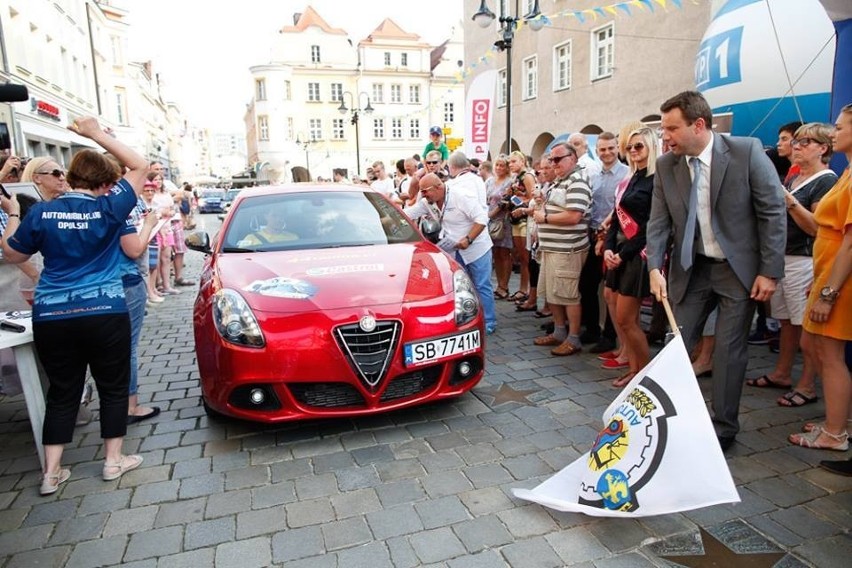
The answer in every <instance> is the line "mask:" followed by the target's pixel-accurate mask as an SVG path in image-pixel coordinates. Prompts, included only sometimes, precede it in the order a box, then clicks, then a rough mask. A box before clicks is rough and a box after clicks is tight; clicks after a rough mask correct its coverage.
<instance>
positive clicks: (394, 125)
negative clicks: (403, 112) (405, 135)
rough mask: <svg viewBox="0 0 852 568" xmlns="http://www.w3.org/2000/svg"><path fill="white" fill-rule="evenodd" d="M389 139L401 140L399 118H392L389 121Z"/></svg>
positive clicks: (400, 121) (400, 122)
mask: <svg viewBox="0 0 852 568" xmlns="http://www.w3.org/2000/svg"><path fill="white" fill-rule="evenodd" d="M391 138H393V139H394V140H401V139H402V119H401V118H392V119H391Z"/></svg>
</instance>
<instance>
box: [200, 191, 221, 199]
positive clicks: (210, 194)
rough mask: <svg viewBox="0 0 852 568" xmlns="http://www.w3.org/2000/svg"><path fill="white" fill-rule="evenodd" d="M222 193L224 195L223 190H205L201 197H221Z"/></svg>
mask: <svg viewBox="0 0 852 568" xmlns="http://www.w3.org/2000/svg"><path fill="white" fill-rule="evenodd" d="M223 195H225V192H224V191H205V192H204V194H202V196H201V197H203V198H204V199H222V196H223Z"/></svg>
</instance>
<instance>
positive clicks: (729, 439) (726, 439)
mask: <svg viewBox="0 0 852 568" xmlns="http://www.w3.org/2000/svg"><path fill="white" fill-rule="evenodd" d="M718 438H719V446H720V447H721V448H722V451H723V452H727V451H728V450H729V449H730V447H731V446H733V445H734V442H735V441H736V439H737V438H736V436H718Z"/></svg>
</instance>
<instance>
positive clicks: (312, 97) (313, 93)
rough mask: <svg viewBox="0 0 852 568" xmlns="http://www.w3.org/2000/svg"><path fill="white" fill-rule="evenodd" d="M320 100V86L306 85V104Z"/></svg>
mask: <svg viewBox="0 0 852 568" xmlns="http://www.w3.org/2000/svg"><path fill="white" fill-rule="evenodd" d="M319 100H320V84H319V83H308V102H312V103H315V102H319Z"/></svg>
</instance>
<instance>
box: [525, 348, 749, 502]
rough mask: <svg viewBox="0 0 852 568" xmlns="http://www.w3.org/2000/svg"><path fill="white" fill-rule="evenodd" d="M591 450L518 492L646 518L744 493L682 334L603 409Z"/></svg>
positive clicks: (534, 498) (731, 499)
mask: <svg viewBox="0 0 852 568" xmlns="http://www.w3.org/2000/svg"><path fill="white" fill-rule="evenodd" d="M603 421H604V427H603V429H602V430H601V431H600V433H599V434H598V436H597V439H596V440H595V442H594V444H593V446H592V449H591V450H590V451H589V452H587V453H586V454H585V455H583V456H582V457H580V458H579V459H578V460H577V461H575V462H574V463H572V464H570V465H569V466H567V467H565V468H564V469H562V471H560V472H559V473H557V474H556V475H554V476H553V477H551V478H550V479H548V480H547V481H545V482H544V483H542V484H541V485H539V486H538V487H536V488H535V489H532V490H527V489H513V490H512V492H513V493H514V494H515V496H516V497H519V498H521V499H526V500H528V501H534V502H536V503H540V504H541V505H544V506H546V507H550V508H551V509H556V510H559V511H571V512H576V513H585V514H587V515H592V516H598V517H646V516H650V515H663V514H666V513H675V512H678V511H688V510H690V509H697V508H699V507H708V506H710V505H716V504H719V503H737V502H739V500H740V498H739V495H738V494H737V489H736V487H735V485H734V481H733V479H732V478H731V472H730V471H729V470H728V465H727V463H725V457H724V456H723V455H722V450H721V448H720V447H719V442H718V440H717V439H716V434H715V432H714V431H713V425H712V423H711V421H710V415H709V414H708V412H707V407H706V406H705V404H704V398H703V396H702V395H701V391H700V389H699V388H698V381H697V380H696V378H695V373H693V371H692V365H691V364H690V362H689V356H688V355H687V353H686V348H685V347H684V344H683V339H682V338H681V337H680V335H678V336H677V337H675V338H674V339H673V340H672V341H671V342H669V344H668V345H666V347H665V348H663V350H662V351H660V353H659V354H658V355H657V356H656V357H655V358H654V360H653V361H651V362H650V363H648V365H647V366H646V367H645V368H644V369H642V370H641V371H640V372H639V373H637V374H636V376H635V377H634V378H633V380H631V381H630V383H629V384H628V385H627V386H626V387H625V388H624V390H622V391H621V392H620V393H619V395H618V397H616V399H615V400H614V401H613V402H612V404H610V405H609V408H607V409H606V411H605V412H604V414H603Z"/></svg>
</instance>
